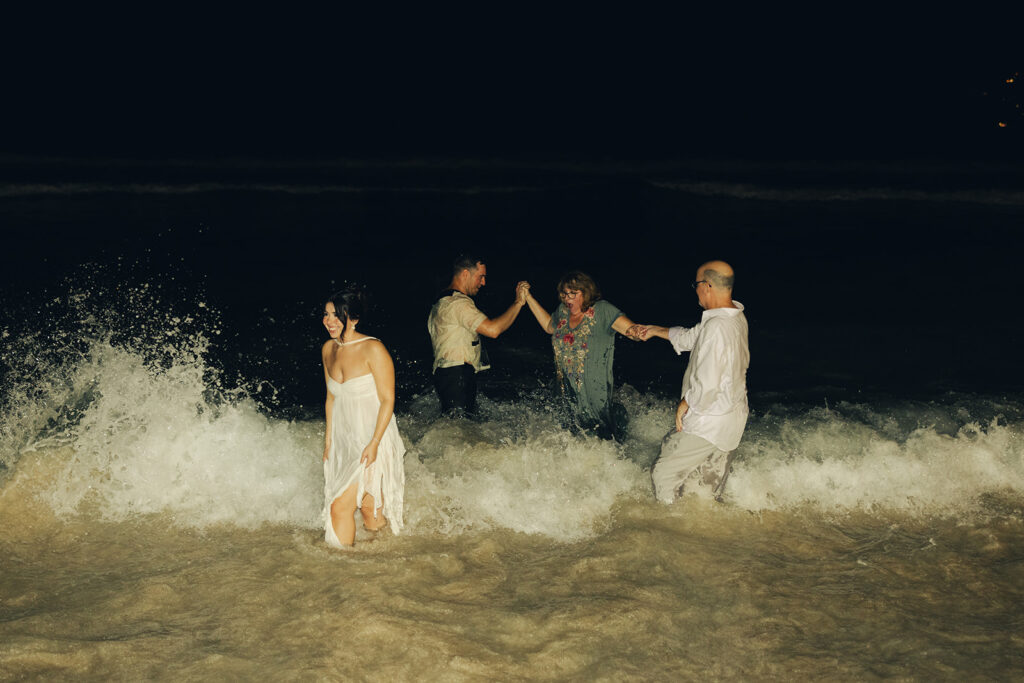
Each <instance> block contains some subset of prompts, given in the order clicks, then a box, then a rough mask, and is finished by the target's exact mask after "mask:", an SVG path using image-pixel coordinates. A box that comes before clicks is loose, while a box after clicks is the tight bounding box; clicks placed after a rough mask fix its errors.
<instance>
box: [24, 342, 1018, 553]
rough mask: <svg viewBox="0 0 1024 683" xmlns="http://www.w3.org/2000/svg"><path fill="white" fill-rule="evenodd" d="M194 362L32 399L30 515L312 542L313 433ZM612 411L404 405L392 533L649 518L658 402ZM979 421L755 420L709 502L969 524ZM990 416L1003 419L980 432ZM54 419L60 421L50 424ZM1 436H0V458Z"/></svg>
mask: <svg viewBox="0 0 1024 683" xmlns="http://www.w3.org/2000/svg"><path fill="white" fill-rule="evenodd" d="M203 348H204V346H203V344H202V343H201V342H200V341H196V342H195V343H193V344H192V346H191V347H189V349H188V350H187V351H181V352H173V353H171V352H169V355H167V354H165V355H164V356H162V360H161V362H159V363H154V362H152V360H147V358H146V354H143V353H139V352H136V351H131V350H128V349H127V348H122V347H119V346H116V345H112V344H111V343H109V342H107V341H96V342H94V343H93V344H92V346H91V348H90V349H89V350H88V351H87V352H86V353H84V354H83V356H82V360H81V361H80V362H77V363H76V364H74V365H73V367H72V368H71V371H70V372H69V373H68V374H67V376H66V378H65V383H66V384H67V387H66V389H65V390H64V391H63V392H57V393H54V392H50V393H45V392H44V393H43V394H41V396H42V397H43V398H41V399H40V400H41V404H40V405H39V406H37V411H38V413H39V414H40V415H48V416H49V418H48V419H47V420H46V421H48V422H49V423H50V424H51V425H56V427H54V428H53V429H51V430H49V431H46V430H43V431H42V432H40V436H39V437H38V438H36V439H34V440H33V439H29V440H28V442H27V443H25V444H23V445H20V446H18V448H20V450H21V451H22V452H24V451H26V450H35V451H37V452H38V453H37V457H38V456H40V455H41V456H43V457H55V458H57V457H59V458H63V459H64V462H62V463H61V464H60V466H59V467H48V468H43V469H42V470H41V471H46V472H54V471H57V472H59V474H58V475H57V476H54V477H53V479H52V481H49V482H47V483H46V485H45V486H42V487H40V486H38V484H39V482H35V483H34V484H33V485H34V486H35V487H36V488H39V489H41V490H42V492H43V493H42V494H41V496H42V497H43V499H44V501H45V503H46V504H47V505H48V506H50V507H51V508H52V509H53V510H54V511H55V512H57V513H59V514H60V515H96V516H99V517H100V518H102V519H106V520H111V521H121V520H126V519H129V518H132V517H133V516H137V515H161V516H163V517H164V518H166V520H167V521H168V522H169V523H172V524H175V525H179V526H184V527H197V528H202V527H206V526H209V525H212V524H221V523H229V524H233V525H236V526H239V527H244V528H252V527H255V526H258V525H261V524H264V523H272V524H288V525H294V526H297V527H301V528H310V529H314V528H317V527H318V526H319V524H320V511H321V509H322V505H323V500H322V490H323V488H322V487H323V481H322V473H321V458H320V455H321V453H322V438H323V431H322V430H323V424H322V422H321V421H320V420H312V421H293V420H285V419H277V418H273V417H269V416H268V415H266V413H265V412H263V411H261V410H260V409H259V408H258V407H257V406H256V404H255V403H254V402H253V401H252V400H250V399H249V398H248V397H247V396H246V395H245V394H244V393H241V392H238V393H235V394H224V393H223V392H218V391H216V390H215V387H211V384H210V383H211V379H210V378H211V371H210V369H209V368H208V367H207V366H206V365H205V363H204V361H203V353H202V351H203ZM213 374H215V373H213ZM41 381H42V380H41ZM46 381H49V380H46ZM51 384H54V383H53V382H51ZM57 384H59V383H57ZM620 398H622V399H624V402H625V404H626V406H627V409H628V410H629V412H630V414H631V425H630V434H629V438H628V440H627V442H626V443H625V444H622V445H617V444H614V443H611V442H607V441H601V440H599V439H596V438H592V437H578V436H574V435H571V434H569V433H568V432H566V431H565V430H564V429H562V428H561V427H560V425H558V424H557V422H556V421H555V420H554V419H553V417H552V415H551V413H550V412H549V411H546V410H545V407H544V406H543V405H534V404H533V403H530V402H527V401H523V400H521V401H520V402H517V403H508V404H495V403H489V402H488V403H487V405H488V407H489V409H488V410H487V411H486V413H487V415H488V416H489V417H488V419H487V420H485V421H483V422H480V423H471V422H457V421H451V420H447V419H437V418H436V400H435V399H434V398H433V397H432V396H427V397H422V398H420V399H418V400H417V401H415V402H414V403H413V405H412V407H411V408H410V409H409V410H408V411H407V412H406V413H404V414H400V415H399V416H398V418H399V428H400V430H401V431H402V432H403V434H404V435H405V438H406V441H407V446H408V449H409V451H408V454H407V456H406V472H407V489H406V519H407V527H408V533H410V534H431V533H439V534H452V533H462V532H467V531H475V530H485V529H495V528H505V529H511V530H514V531H519V532H523V533H528V534H541V535H544V536H547V537H550V538H553V539H557V540H562V541H571V540H576V539H580V538H585V537H587V536H590V535H592V534H594V533H598V532H600V531H601V530H602V529H603V528H606V527H607V525H608V524H610V523H612V522H613V520H612V511H613V510H614V508H615V506H616V504H617V502H621V501H631V502H634V503H639V504H640V505H656V504H655V503H654V502H653V499H652V496H651V494H650V483H649V474H648V472H647V471H646V470H647V468H648V467H649V465H650V463H651V462H652V461H653V459H654V458H655V456H656V454H657V450H658V446H659V443H660V438H661V436H662V435H663V434H664V430H665V427H666V426H667V425H669V424H670V422H671V401H661V400H659V399H657V398H656V397H651V396H646V395H642V394H640V393H638V392H633V391H632V390H630V389H629V388H628V387H624V388H622V389H620ZM43 399H45V400H49V401H67V402H68V405H45V400H43ZM72 404H73V405H72ZM986 406H987V407H986V408H985V410H981V409H971V408H969V407H965V406H964V405H963V404H962V403H961V404H957V405H950V406H940V405H930V406H927V407H926V408H924V409H922V408H921V406H912V405H910V404H902V405H901V404H895V405H894V406H891V407H885V408H883V407H881V406H873V407H872V406H864V405H852V404H850V405H842V406H839V407H838V408H833V409H831V410H829V409H810V410H808V409H796V408H794V409H790V410H789V411H788V412H786V413H785V414H783V415H781V416H780V415H778V414H767V415H756V414H755V416H754V417H753V418H752V419H751V422H750V425H749V427H748V432H747V434H746V436H745V437H744V440H743V442H742V443H741V445H740V447H739V449H738V450H737V452H736V458H735V465H734V471H733V474H732V477H731V479H730V481H729V485H728V486H727V489H726V501H727V503H728V504H730V505H734V506H737V507H740V508H743V509H748V510H755V511H756V510H778V509H784V508H791V507H807V506H812V507H817V508H820V509H823V510H831V511H844V510H858V509H878V510H882V509H889V510H894V511H901V512H910V513H921V514H940V515H942V514H948V513H950V512H956V511H978V510H981V509H982V508H983V507H984V498H985V496H986V495H987V494H992V493H995V494H1007V495H1010V496H1011V497H1016V498H1020V497H1021V496H1024V438H1022V422H1021V420H1020V410H1019V409H1018V408H1017V407H1015V406H1012V405H1009V404H1007V405H995V404H993V403H991V402H989V403H988V404H986ZM972 410H974V413H973V415H975V416H972ZM999 410H1002V411H1003V413H1005V414H1006V415H1009V416H1010V417H1009V419H1008V418H1007V417H1006V415H1004V416H1003V417H1002V418H999V417H996V416H995V414H996V413H995V412H993V411H999ZM23 412H25V414H26V415H28V413H29V412H31V411H23ZM61 414H64V415H65V418H64V420H63V421H61V420H58V419H55V418H54V416H58V415H61ZM6 417H7V418H8V419H10V418H11V416H6ZM15 417H16V416H15ZM25 419H26V420H28V421H29V422H32V423H33V424H38V423H40V422H41V421H43V420H41V418H39V416H38V415H37V416H36V417H34V418H33V417H32V416H31V415H28V417H25ZM922 420H924V421H923V422H922ZM23 431H24V430H22V432H23ZM15 433H19V434H20V433H21V432H18V430H16V429H13V430H8V432H7V437H5V438H6V439H7V440H8V443H5V444H4V447H5V449H8V448H10V447H11V446H12V444H11V443H10V439H12V438H14V437H12V436H10V435H11V434H15ZM19 438H20V437H19ZM54 444H62V445H63V446H64V447H62V448H53V447H52V446H53V445H54ZM12 462H16V459H15V460H12ZM12 466H13V467H16V464H15V465H12ZM50 476H53V475H50ZM8 484H9V485H15V483H14V482H13V481H11V482H8Z"/></svg>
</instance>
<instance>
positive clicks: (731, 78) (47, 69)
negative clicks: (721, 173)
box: [0, 8, 1024, 159]
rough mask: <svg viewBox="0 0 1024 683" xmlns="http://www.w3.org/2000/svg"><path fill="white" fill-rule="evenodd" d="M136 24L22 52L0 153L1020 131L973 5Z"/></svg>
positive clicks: (838, 144) (753, 141)
mask: <svg viewBox="0 0 1024 683" xmlns="http://www.w3.org/2000/svg"><path fill="white" fill-rule="evenodd" d="M122 19H123V18H122ZM134 19H135V23H133V24H132V25H130V26H127V25H126V26H120V27H119V28H117V29H111V28H110V27H109V26H108V27H107V28H106V29H105V30H104V31H103V32H102V33H86V32H85V31H80V32H76V31H73V30H72V31H68V32H67V33H61V32H59V31H55V32H51V33H47V35H46V36H45V37H44V39H43V40H41V41H40V42H36V43H34V44H33V46H32V48H31V50H30V51H28V52H23V53H22V54H21V55H20V59H19V60H18V61H17V62H16V68H12V69H10V73H9V76H10V80H9V83H8V85H7V92H6V95H7V97H6V103H5V106H4V112H3V117H4V119H5V121H4V123H5V125H3V126H2V130H0V153H8V154H10V153H14V154H28V155H36V154H42V155H56V156H61V155H77V156H99V157H106V156H129V157H151V158H157V159H159V158H162V157H168V156H175V157H189V156H204V157H208V156H221V155H243V156H252V157H260V156H275V157H281V156H284V157H318V158H324V157H347V158H353V157H355V158H395V157H398V158H404V157H413V156H435V157H492V158H493V157H530V158H536V159H551V158H556V159H566V158H569V159H573V158H581V159H604V158H620V159H651V158H672V157H692V156H704V157H708V156H712V157H713V156H730V157H762V158H773V159H778V158H803V159H806V158H844V157H860V158H864V157H871V158H882V159H884V158H889V157H901V156H918V157H931V158H934V157H951V158H991V157H994V158H1001V159H1005V158H1011V159H1012V158H1014V155H1015V153H1016V151H1017V150H1019V148H1020V146H1021V144H1020V143H1021V139H1022V137H1024V136H1022V135H1021V132H1020V130H1021V129H1022V128H1024V118H1022V116H1021V109H1020V108H1019V107H1018V106H1017V105H1019V104H1020V102H1021V99H1022V98H1021V97H1020V95H1019V92H1020V90H1019V86H1014V85H1013V84H1008V83H1007V82H1006V81H1007V80H1008V79H1009V78H1012V77H1013V74H1014V73H1016V72H1017V71H1019V69H1020V68H1021V63H1022V61H1024V60H1022V58H1021V55H1020V52H1019V51H1016V52H1017V54H1016V55H1013V54H1012V52H1013V51H1014V50H1012V49H1011V50H1008V51H1006V50H1001V47H1002V46H1003V45H1008V46H1009V47H1011V48H1012V47H1013V45H1014V44H1015V42H1014V41H1009V42H1008V41H1004V40H1002V39H1000V38H999V36H998V34H997V31H998V30H999V29H1001V27H1002V24H1005V23H1007V20H1006V19H1002V20H1001V19H1000V18H999V17H995V16H989V15H983V14H981V13H980V12H979V16H978V17H974V18H972V17H970V16H966V15H965V13H960V14H959V15H958V16H956V17H950V18H949V19H948V20H947V21H946V22H945V24H944V25H939V24H936V23H931V24H928V23H922V21H920V20H919V19H918V18H916V17H901V18H897V17H895V16H894V15H892V14H889V15H886V16H884V17H881V16H868V15H866V14H864V15H859V16H852V15H850V14H848V13H846V12H844V11H841V10H838V9H836V10H833V13H832V14H828V15H825V14H822V15H815V16H811V15H803V16H788V17H787V16H782V15H780V14H771V15H765V16H760V17H759V16H751V15H748V14H743V13H742V12H741V11H740V10H739V9H738V8H735V9H734V10H729V11H723V12H722V16H718V17H708V16H698V15H686V16H681V15H658V14H654V13H649V14H642V13H640V12H633V13H632V14H621V13H614V14H607V15H603V16H587V15H581V16H572V17H556V16H551V15H543V16H527V15H522V14H518V15H511V13H506V14H502V13H501V12H499V11H498V10H496V9H495V10H492V11H491V13H489V14H478V15H476V16H466V15H460V16H459V17H458V21H446V20H445V19H444V18H442V17H437V16H429V17H423V16H403V17H394V18H391V19H390V20H388V21H381V22H374V23H372V24H370V23H366V20H365V18H357V17H345V18H343V20H341V19H339V20H337V21H335V20H333V19H332V20H328V18H326V17H316V16H306V17H290V18H283V17H282V18H281V19H280V22H279V23H278V20H277V18H275V17H269V16H268V17H212V16H209V17H207V16H204V17H201V18H200V17H195V18H192V19H195V21H190V18H189V17H157V16H146V17H143V16H139V17H134ZM933 19H934V17H931V18H930V19H929V21H933ZM261 21H262V22H267V23H265V24H261V23H259V22H261ZM179 22H183V24H184V25H183V26H182V28H181V30H180V31H179V30H176V29H175V27H176V26H178V25H179ZM250 22H255V23H250ZM420 22H424V23H420ZM1016 42H1019V41H1016ZM1005 53H1011V55H1010V57H1009V58H1008V57H1007V56H1006V54H1005ZM12 64H13V63H12ZM999 122H1004V123H1007V124H1009V125H1008V126H1006V127H1004V128H1000V127H998V123H999Z"/></svg>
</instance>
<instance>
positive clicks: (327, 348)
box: [320, 339, 338, 358]
mask: <svg viewBox="0 0 1024 683" xmlns="http://www.w3.org/2000/svg"><path fill="white" fill-rule="evenodd" d="M337 346H338V345H337V344H335V343H334V340H333V339H328V340H327V341H325V342H324V345H323V346H321V347H320V355H321V356H322V357H324V358H327V355H328V354H329V353H330V352H331V350H332V349H334V348H336V347H337Z"/></svg>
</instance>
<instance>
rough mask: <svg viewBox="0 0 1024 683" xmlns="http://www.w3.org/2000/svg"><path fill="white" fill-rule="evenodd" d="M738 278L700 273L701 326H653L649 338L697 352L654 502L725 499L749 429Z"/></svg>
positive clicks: (727, 272)
mask: <svg viewBox="0 0 1024 683" xmlns="http://www.w3.org/2000/svg"><path fill="white" fill-rule="evenodd" d="M734 281H735V275H734V274H733V270H732V268H731V267H730V266H729V264H728V263H726V262H725V261H709V262H708V263H705V264H704V265H702V266H701V267H700V268H698V269H697V279H696V280H695V281H694V282H693V284H692V287H693V288H694V290H696V292H697V301H698V302H699V303H700V307H701V308H703V309H704V314H703V315H702V316H701V320H700V322H699V323H697V325H696V326H694V327H689V328H687V327H660V326H658V325H647V326H644V327H646V333H645V334H643V335H642V337H643V338H644V339H647V338H650V337H661V338H662V339H667V340H668V341H669V342H670V343H671V344H672V348H674V349H675V351H676V353H682V352H683V351H689V352H690V362H689V363H687V365H686V372H685V373H683V391H682V398H681V400H680V401H679V405H678V407H677V408H676V424H675V429H674V430H673V431H670V432H669V433H668V435H667V436H666V437H665V439H664V440H663V441H662V444H661V453H660V454H659V456H658V460H657V461H656V462H655V463H654V469H653V470H652V471H651V479H652V480H653V482H654V495H655V496H656V497H657V498H658V500H660V501H662V502H663V503H672V502H674V501H675V500H677V499H678V498H679V497H680V496H682V495H683V493H684V492H692V491H694V490H704V491H705V492H707V493H709V494H710V495H711V496H712V497H713V498H714V499H715V500H721V499H722V492H723V491H724V489H725V480H726V479H727V478H728V477H729V470H730V464H731V461H732V451H733V450H734V449H735V448H736V446H738V445H739V443H740V437H741V436H742V435H743V429H744V427H746V424H747V413H748V412H749V411H748V408H747V367H748V366H749V365H750V347H749V345H748V343H747V318H746V316H744V315H743V304H741V303H740V302H738V301H734V300H733V298H732V286H733V282H734Z"/></svg>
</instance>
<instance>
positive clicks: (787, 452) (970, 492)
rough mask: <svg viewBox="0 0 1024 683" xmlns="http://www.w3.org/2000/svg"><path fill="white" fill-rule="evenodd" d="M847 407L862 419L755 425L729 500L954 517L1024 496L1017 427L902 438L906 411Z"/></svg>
mask: <svg viewBox="0 0 1024 683" xmlns="http://www.w3.org/2000/svg"><path fill="white" fill-rule="evenodd" d="M845 408H846V411H845V412H846V413H849V414H857V415H858V417H859V418H860V419H851V418H850V417H847V416H844V415H843V414H842V413H840V412H836V411H832V410H827V409H826V410H820V409H817V410H812V411H808V412H806V413H804V414H802V415H798V416H793V417H789V418H785V419H782V420H780V421H775V420H769V419H765V420H761V421H755V423H754V424H753V425H752V427H751V429H749V430H748V433H747V436H746V438H745V440H744V443H743V444H742V445H741V447H740V449H739V450H738V452H737V456H738V458H737V463H736V466H735V468H734V471H733V475H732V478H730V480H729V487H728V500H729V501H730V502H731V503H733V504H735V505H739V506H741V507H744V508H747V509H750V510H763V509H783V508H788V507H794V506H802V505H812V506H815V507H818V508H821V509H828V510H853V509H889V510H900V511H904V512H923V513H928V514H949V513H955V512H971V511H978V510H979V509H980V506H981V501H982V498H983V496H985V495H986V494H992V493H1000V494H1009V495H1011V496H1013V497H1015V498H1021V497H1024V429H1022V425H1021V424H1020V423H1019V422H1015V423H1012V424H1007V423H1006V421H1005V419H1003V420H1000V419H998V418H993V419H991V421H990V422H989V423H987V424H979V423H977V422H968V423H967V424H964V425H963V426H961V427H959V428H958V429H956V430H955V432H954V433H952V434H951V433H947V429H946V428H945V427H943V428H937V427H936V426H934V425H929V426H922V427H918V428H915V429H913V430H912V431H910V433H909V434H906V435H904V434H902V433H901V432H902V430H901V429H900V428H899V427H898V426H897V425H896V424H895V423H896V422H897V421H898V420H899V419H900V418H903V417H905V415H899V414H897V415H889V416H886V415H884V414H878V413H875V412H873V411H871V410H870V409H867V408H864V407H863V406H846V407H845ZM904 410H909V411H913V410H914V409H904ZM932 410H933V411H934V408H933V409H932ZM960 410H962V409H961V408H954V409H953V411H954V412H960ZM865 416H866V417H868V418H869V419H870V422H864V421H863V418H864V417H865ZM946 419H947V420H950V416H946Z"/></svg>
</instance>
